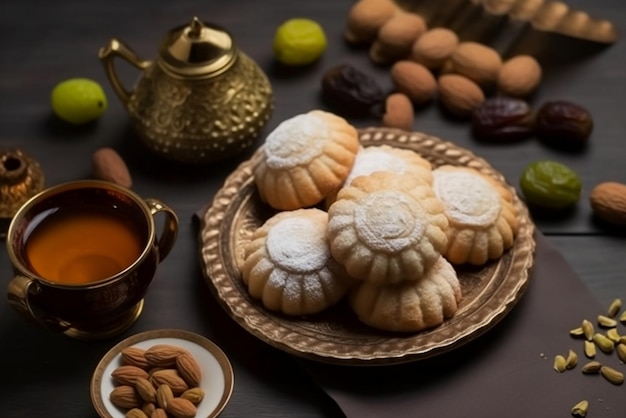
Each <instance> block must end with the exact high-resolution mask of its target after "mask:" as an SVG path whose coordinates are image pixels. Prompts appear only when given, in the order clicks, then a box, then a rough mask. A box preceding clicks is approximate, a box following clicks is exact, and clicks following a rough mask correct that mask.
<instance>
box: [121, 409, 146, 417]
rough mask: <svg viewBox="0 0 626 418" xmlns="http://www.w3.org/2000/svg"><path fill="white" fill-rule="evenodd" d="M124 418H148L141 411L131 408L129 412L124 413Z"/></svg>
mask: <svg viewBox="0 0 626 418" xmlns="http://www.w3.org/2000/svg"><path fill="white" fill-rule="evenodd" d="M124 417H125V418H149V417H148V415H146V413H145V412H143V411H142V410H141V409H139V408H133V409H131V410H130V411H128V412H126V415H124Z"/></svg>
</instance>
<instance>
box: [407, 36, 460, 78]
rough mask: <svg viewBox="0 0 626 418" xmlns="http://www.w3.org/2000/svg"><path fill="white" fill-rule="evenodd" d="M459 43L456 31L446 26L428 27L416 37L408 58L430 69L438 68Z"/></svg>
mask: <svg viewBox="0 0 626 418" xmlns="http://www.w3.org/2000/svg"><path fill="white" fill-rule="evenodd" d="M458 44H459V37H458V36H457V34H456V33H454V32H453V31H451V30H450V29H446V28H433V29H430V30H428V31H426V32H424V34H422V36H420V37H419V38H417V40H416V41H415V43H414V44H413V47H412V49H411V53H410V55H409V59H410V60H411V61H415V62H417V63H419V64H422V65H423V66H425V67H426V68H428V69H430V70H438V69H440V68H441V67H442V66H443V64H444V62H446V60H447V59H448V58H449V57H450V55H452V52H453V51H454V50H455V49H456V47H457V46H458Z"/></svg>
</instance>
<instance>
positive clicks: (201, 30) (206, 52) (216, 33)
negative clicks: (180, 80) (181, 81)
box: [159, 17, 236, 78]
mask: <svg viewBox="0 0 626 418" xmlns="http://www.w3.org/2000/svg"><path fill="white" fill-rule="evenodd" d="M160 58H161V59H160V60H159V62H160V64H161V66H162V67H163V68H164V69H165V70H166V71H168V72H170V73H172V74H173V75H178V76H182V77H186V78H189V77H192V78H200V77H209V76H214V75H217V74H221V73H222V72H223V71H225V70H227V69H228V68H229V67H230V66H231V65H232V64H233V62H234V61H235V58H236V48H235V46H234V43H233V39H232V37H231V35H230V34H229V33H228V32H227V31H226V30H225V29H223V28H221V27H219V26H217V25H213V24H208V23H204V22H202V21H201V20H200V19H198V18H197V17H194V18H193V19H192V21H191V24H189V25H183V26H179V27H177V28H174V29H172V30H171V31H170V32H169V33H168V34H167V35H166V37H165V39H164V40H163V43H162V44H161V49H160Z"/></svg>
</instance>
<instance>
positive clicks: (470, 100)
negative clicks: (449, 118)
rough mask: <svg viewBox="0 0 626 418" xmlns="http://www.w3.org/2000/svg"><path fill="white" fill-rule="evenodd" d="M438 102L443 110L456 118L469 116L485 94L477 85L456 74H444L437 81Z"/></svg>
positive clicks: (483, 98)
mask: <svg viewBox="0 0 626 418" xmlns="http://www.w3.org/2000/svg"><path fill="white" fill-rule="evenodd" d="M438 93H439V101H440V102H441V104H442V105H443V107H444V108H445V109H447V110H448V111H449V112H450V113H452V114H453V115H455V116H458V117H469V116H471V114H472V112H473V111H474V109H476V108H477V107H478V106H479V105H480V104H481V103H482V102H484V101H485V94H484V93H483V91H482V89H481V88H480V86H478V84H476V83H475V82H473V81H472V80H470V79H469V78H467V77H464V76H462V75H458V74H445V75H442V76H440V77H439V80H438Z"/></svg>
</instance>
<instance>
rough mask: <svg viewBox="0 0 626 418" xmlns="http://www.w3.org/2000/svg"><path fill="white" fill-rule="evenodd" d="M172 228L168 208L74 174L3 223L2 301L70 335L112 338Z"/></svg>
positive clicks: (133, 316) (136, 312)
mask: <svg viewBox="0 0 626 418" xmlns="http://www.w3.org/2000/svg"><path fill="white" fill-rule="evenodd" d="M158 214H162V215H159V216H160V217H159V219H158V220H157V219H156V217H157V215H158ZM157 225H158V226H157ZM177 234H178V217H177V215H176V213H175V212H174V211H173V210H172V209H171V208H170V207H169V206H167V205H166V204H165V203H163V202H161V201H160V200H158V199H153V198H146V199H144V198H142V197H140V196H138V195H137V194H136V193H134V192H133V191H131V190H129V189H126V188H124V187H121V186H118V185H116V184H113V183H109V182H106V181H100V180H78V181H72V182H68V183H63V184H60V185H57V186H53V187H50V188H48V189H45V190H43V191H41V192H40V193H38V194H36V195H34V196H33V197H31V198H30V199H29V200H27V201H26V202H25V203H24V204H23V205H22V206H21V207H20V208H19V209H18V211H17V212H16V213H15V215H14V216H13V219H12V220H11V223H10V225H9V229H8V233H7V240H6V244H7V250H8V255H9V259H10V261H11V264H12V266H13V274H14V276H13V278H12V279H11V281H10V282H9V285H8V289H7V297H8V300H9V303H10V305H11V306H12V307H13V308H14V309H15V310H16V311H17V312H18V313H20V314H21V315H22V316H24V317H25V318H26V319H28V320H30V321H31V322H34V323H35V324H37V325H39V326H41V327H43V328H46V329H49V330H54V331H59V332H62V333H64V334H66V335H68V336H71V337H74V338H80V339H102V338H109V337H112V336H115V335H117V334H119V333H121V332H123V331H125V330H127V329H128V328H130V326H131V325H132V324H134V323H135V321H136V320H137V319H138V318H139V316H140V314H141V311H142V308H143V299H144V296H145V294H146V292H147V290H148V287H149V285H150V283H151V282H152V279H153V278H154V275H155V273H156V270H157V267H158V265H159V263H160V262H161V261H162V260H163V259H164V258H165V257H166V256H167V255H168V253H169V252H170V250H171V249H172V247H173V246H174V243H175V242H176V236H177Z"/></svg>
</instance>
